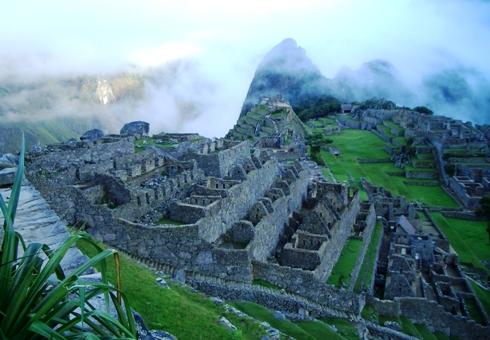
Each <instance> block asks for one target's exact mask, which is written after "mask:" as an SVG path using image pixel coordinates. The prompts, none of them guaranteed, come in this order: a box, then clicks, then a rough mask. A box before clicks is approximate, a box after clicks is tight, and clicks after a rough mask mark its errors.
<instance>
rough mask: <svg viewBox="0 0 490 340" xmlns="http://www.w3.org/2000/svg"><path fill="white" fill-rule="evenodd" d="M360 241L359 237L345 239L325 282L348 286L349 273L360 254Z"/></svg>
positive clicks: (339, 286)
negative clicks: (345, 241)
mask: <svg viewBox="0 0 490 340" xmlns="http://www.w3.org/2000/svg"><path fill="white" fill-rule="evenodd" d="M361 249H362V241H361V240H359V239H354V238H351V239H349V240H348V241H347V243H346V244H345V245H344V248H343V249H342V254H341V255H340V257H339V259H338V261H337V263H336V264H335V266H334V267H333V269H332V273H331V274H330V276H329V277H328V280H327V284H331V285H334V286H336V287H337V288H341V287H342V283H344V284H345V285H346V287H349V285H350V279H351V273H352V270H353V269H354V266H355V265H356V261H357V259H358V258H359V255H360V254H361Z"/></svg>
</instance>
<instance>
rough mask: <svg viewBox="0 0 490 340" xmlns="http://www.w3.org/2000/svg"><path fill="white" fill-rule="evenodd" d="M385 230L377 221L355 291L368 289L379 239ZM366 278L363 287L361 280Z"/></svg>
mask: <svg viewBox="0 0 490 340" xmlns="http://www.w3.org/2000/svg"><path fill="white" fill-rule="evenodd" d="M382 232H383V226H382V225H381V223H380V222H376V225H375V226H374V229H373V234H372V235H371V242H369V246H368V250H367V251H366V255H365V256H364V261H363V262H362V266H361V270H360V271H359V276H358V277H357V281H356V285H355V286H354V291H355V292H360V291H361V290H364V291H366V290H367V288H368V285H369V283H370V282H371V280H372V278H373V269H374V265H375V264H376V252H377V250H378V243H379V239H380V237H381V235H382ZM363 279H364V286H363V287H361V282H362V280H363Z"/></svg>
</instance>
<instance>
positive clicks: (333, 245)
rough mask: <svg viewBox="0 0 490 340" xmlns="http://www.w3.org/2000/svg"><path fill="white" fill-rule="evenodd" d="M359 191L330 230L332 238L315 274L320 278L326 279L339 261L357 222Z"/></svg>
mask: <svg viewBox="0 0 490 340" xmlns="http://www.w3.org/2000/svg"><path fill="white" fill-rule="evenodd" d="M359 202H360V199H359V192H356V193H355V195H354V197H353V198H352V201H351V202H350V204H349V206H347V207H346V208H345V209H344V211H343V212H342V215H341V216H340V220H339V221H338V224H337V226H336V227H335V228H332V229H331V230H330V232H331V235H332V238H331V239H330V240H329V241H328V242H327V247H326V248H327V249H326V254H328V255H327V256H324V258H323V259H322V262H321V263H320V265H319V266H318V268H317V269H316V271H315V274H316V275H317V277H318V278H319V279H320V280H323V281H326V280H327V279H328V277H329V276H330V274H331V273H332V269H333V267H334V266H335V264H336V263H337V260H338V259H339V256H340V254H341V253H342V249H344V245H345V242H346V241H347V238H348V237H349V235H350V234H351V232H352V226H353V225H354V223H355V222H356V218H357V214H358V213H359Z"/></svg>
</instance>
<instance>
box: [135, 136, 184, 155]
mask: <svg viewBox="0 0 490 340" xmlns="http://www.w3.org/2000/svg"><path fill="white" fill-rule="evenodd" d="M144 141H146V144H144V143H143V142H144ZM156 141H157V140H156V139H154V138H150V137H143V138H140V139H138V140H135V141H134V145H135V147H134V152H135V153H138V152H142V151H144V150H145V147H147V146H158V147H160V148H171V147H173V146H174V145H175V144H172V143H165V144H157V142H156ZM136 145H139V146H136Z"/></svg>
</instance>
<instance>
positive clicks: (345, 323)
mask: <svg viewBox="0 0 490 340" xmlns="http://www.w3.org/2000/svg"><path fill="white" fill-rule="evenodd" d="M322 321H323V322H325V323H327V324H329V325H332V326H335V327H336V328H337V330H338V332H339V334H340V335H342V336H343V337H344V338H346V339H349V340H356V339H359V335H357V327H356V326H355V324H353V323H352V322H350V321H349V320H346V319H341V318H328V319H322ZM322 339H325V338H322Z"/></svg>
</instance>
